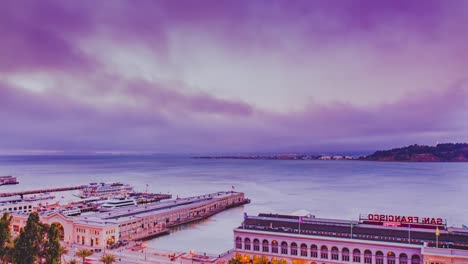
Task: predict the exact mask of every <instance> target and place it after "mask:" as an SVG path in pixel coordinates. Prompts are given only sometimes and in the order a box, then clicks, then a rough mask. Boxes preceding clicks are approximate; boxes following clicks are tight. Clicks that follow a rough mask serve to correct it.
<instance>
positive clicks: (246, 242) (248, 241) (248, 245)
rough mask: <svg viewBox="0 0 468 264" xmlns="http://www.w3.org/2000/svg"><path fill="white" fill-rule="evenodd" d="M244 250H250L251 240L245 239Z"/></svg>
mask: <svg viewBox="0 0 468 264" xmlns="http://www.w3.org/2000/svg"><path fill="white" fill-rule="evenodd" d="M244 249H245V250H250V238H246V239H244Z"/></svg>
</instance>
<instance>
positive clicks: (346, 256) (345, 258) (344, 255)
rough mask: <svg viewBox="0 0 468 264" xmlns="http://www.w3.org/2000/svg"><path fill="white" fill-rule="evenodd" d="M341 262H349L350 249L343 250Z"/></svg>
mask: <svg viewBox="0 0 468 264" xmlns="http://www.w3.org/2000/svg"><path fill="white" fill-rule="evenodd" d="M341 260H342V261H349V249H347V248H343V250H341Z"/></svg>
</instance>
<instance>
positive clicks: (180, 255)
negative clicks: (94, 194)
mask: <svg viewBox="0 0 468 264" xmlns="http://www.w3.org/2000/svg"><path fill="white" fill-rule="evenodd" d="M64 246H66V247H67V248H68V250H69V252H68V254H67V255H64V256H63V258H64V260H65V261H69V260H70V259H72V258H75V259H77V260H78V261H79V262H80V263H81V259H80V258H78V257H76V256H75V255H76V252H77V251H78V250H80V249H83V248H87V249H90V248H88V247H83V246H81V245H64ZM131 248H132V247H127V248H119V249H113V250H110V249H106V250H102V251H101V252H95V253H94V254H93V255H91V256H90V257H89V258H88V259H90V260H92V261H90V263H101V262H100V261H99V259H100V258H101V257H102V256H103V255H104V254H112V255H114V256H115V257H116V259H117V262H116V263H125V264H155V263H162V264H193V263H196V264H201V263H217V264H221V263H227V259H228V257H224V258H218V256H212V255H208V256H206V258H207V259H206V260H205V261H201V260H199V259H197V257H196V256H197V254H194V255H192V253H190V252H169V251H163V250H158V249H155V248H146V249H143V250H135V251H133V250H131ZM169 255H174V256H175V258H174V260H171V258H170V257H169ZM192 256H195V257H193V258H192ZM199 256H200V257H203V256H204V254H203V255H199Z"/></svg>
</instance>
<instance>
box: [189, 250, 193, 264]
mask: <svg viewBox="0 0 468 264" xmlns="http://www.w3.org/2000/svg"><path fill="white" fill-rule="evenodd" d="M189 253H190V256H191V257H192V264H193V253H194V252H193V250H190V252H189Z"/></svg>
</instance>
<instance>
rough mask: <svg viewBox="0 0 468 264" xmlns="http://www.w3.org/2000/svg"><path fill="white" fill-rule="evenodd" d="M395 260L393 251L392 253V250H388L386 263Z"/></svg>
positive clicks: (391, 263)
mask: <svg viewBox="0 0 468 264" xmlns="http://www.w3.org/2000/svg"><path fill="white" fill-rule="evenodd" d="M395 263H396V261H395V253H393V252H392V251H389V252H388V253H387V264H395Z"/></svg>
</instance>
